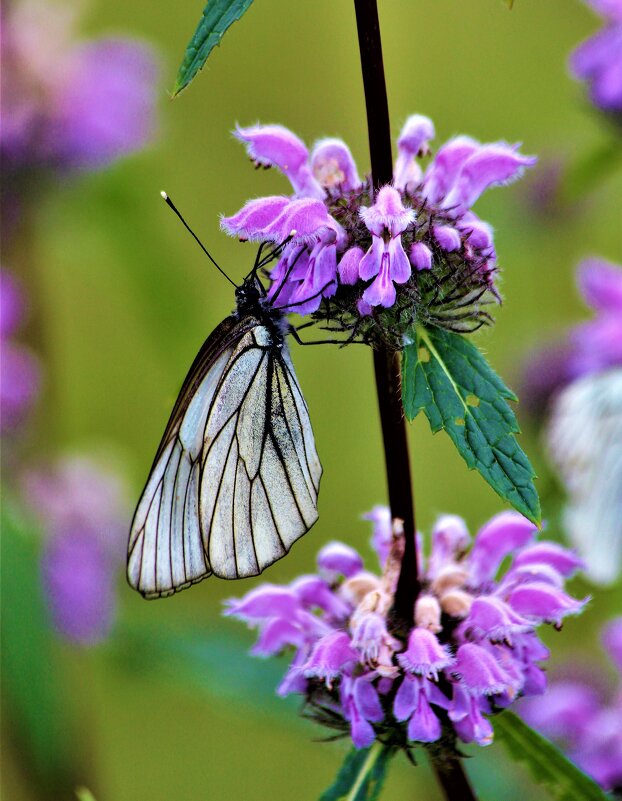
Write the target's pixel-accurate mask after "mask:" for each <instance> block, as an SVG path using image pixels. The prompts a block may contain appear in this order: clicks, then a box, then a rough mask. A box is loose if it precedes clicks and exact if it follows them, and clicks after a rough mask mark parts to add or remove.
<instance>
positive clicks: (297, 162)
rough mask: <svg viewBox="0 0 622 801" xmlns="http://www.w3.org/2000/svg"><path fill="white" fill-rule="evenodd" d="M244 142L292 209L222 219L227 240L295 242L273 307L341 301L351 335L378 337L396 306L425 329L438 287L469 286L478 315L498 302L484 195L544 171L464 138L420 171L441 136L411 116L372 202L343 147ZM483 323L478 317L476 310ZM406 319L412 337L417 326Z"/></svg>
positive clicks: (258, 202)
mask: <svg viewBox="0 0 622 801" xmlns="http://www.w3.org/2000/svg"><path fill="white" fill-rule="evenodd" d="M235 135H236V137H237V138H238V139H240V140H241V141H242V142H244V143H245V145H246V149H247V152H248V154H249V156H250V158H251V159H252V160H253V161H254V162H255V163H256V164H259V165H262V166H265V167H268V166H270V167H276V168H277V169H279V170H280V171H281V172H282V173H283V174H284V175H285V176H286V177H287V178H288V179H289V181H290V183H291V185H292V190H293V195H292V196H290V197H288V196H285V195H284V196H282V197H274V196H273V197H266V198H259V199H255V200H251V201H249V202H248V203H247V204H246V205H245V206H244V207H243V208H242V209H241V210H240V211H238V212H237V213H236V214H234V215H232V216H230V217H223V219H222V227H223V229H224V230H225V231H226V232H227V233H229V234H231V235H233V236H238V237H239V238H240V239H243V240H246V239H251V240H253V239H254V240H260V241H263V240H268V241H272V242H275V243H280V242H283V241H284V240H286V239H289V238H290V237H291V240H290V241H289V244H288V245H287V246H286V247H285V249H284V250H283V253H282V255H281V258H280V260H279V262H278V264H277V266H276V267H275V268H274V270H273V272H272V276H271V278H272V287H271V289H270V293H269V296H270V297H271V298H272V297H275V296H277V295H278V298H279V305H280V306H281V307H283V308H285V309H287V310H290V311H296V312H300V313H301V314H304V313H314V312H317V311H318V309H319V307H320V305H321V303H322V300H323V299H329V298H332V297H333V296H335V302H334V304H332V306H331V308H332V309H333V314H334V310H335V309H337V310H339V315H340V318H341V319H342V320H343V321H344V323H345V322H346V320H347V321H348V322H349V323H352V324H354V323H356V321H359V320H360V319H361V318H369V319H367V320H366V322H367V325H368V326H372V325H373V323H374V320H376V319H378V315H382V313H383V310H384V309H387V308H391V307H393V306H394V305H395V304H396V303H398V304H399V303H403V304H405V305H407V306H410V307H411V310H412V315H413V320H414V319H415V318H417V319H420V318H421V316H422V315H421V314H420V313H419V314H417V310H416V309H415V306H416V304H417V303H419V304H421V303H423V302H424V301H423V298H424V297H425V295H426V291H427V290H426V286H427V284H426V282H429V281H437V282H438V280H439V279H440V280H442V281H451V282H452V286H455V285H457V284H459V285H461V286H463V288H464V291H465V294H464V295H461V297H465V296H468V297H471V298H475V300H474V301H473V305H474V306H477V304H478V302H479V300H480V299H481V298H482V297H483V295H484V294H485V293H486V292H491V293H492V296H493V297H496V295H495V291H494V275H495V272H496V254H495V250H494V244H493V239H492V229H491V228H490V226H488V225H487V224H486V223H484V222H483V221H481V220H479V218H478V217H477V216H476V215H475V214H474V213H473V212H472V211H471V206H472V205H473V203H475V202H476V200H477V199H478V198H479V196H480V195H481V194H482V193H483V192H484V191H485V190H486V189H488V188H490V187H492V186H496V185H502V184H506V183H508V182H510V181H512V180H515V179H516V178H518V177H520V175H521V174H522V173H523V171H524V169H525V168H526V167H530V166H532V165H533V164H534V163H535V159H533V158H530V157H526V156H523V155H521V154H520V153H519V152H518V149H517V146H515V145H509V144H506V143H504V142H498V143H494V144H488V145H481V144H480V143H479V142H476V141H475V140H473V139H469V138H468V137H458V138H456V139H453V140H451V141H450V142H448V143H447V144H445V145H444V146H443V147H442V148H441V149H440V150H439V152H438V154H437V155H436V157H434V158H433V159H432V160H431V161H430V162H429V164H428V166H427V169H425V171H424V169H423V168H422V166H421V165H420V160H421V159H422V158H425V157H427V156H429V155H430V153H431V151H430V148H429V142H430V140H431V139H433V138H434V126H433V124H432V122H431V120H429V119H428V118H427V117H423V116H421V115H414V116H412V117H410V118H409V119H408V120H407V121H406V123H405V125H404V128H403V130H402V132H401V134H400V137H399V139H398V143H397V150H398V156H397V160H396V163H395V170H394V177H393V183H392V185H389V186H384V187H381V188H380V189H378V190H375V189H374V188H373V187H372V184H371V180H370V179H369V178H365V179H361V178H360V177H359V174H358V171H357V169H356V165H355V163H354V160H353V158H352V154H351V153H350V150H349V148H348V147H347V145H346V144H345V143H344V142H342V141H341V140H339V139H323V140H320V141H319V142H318V143H317V144H316V145H315V147H314V148H313V150H312V152H311V154H310V155H309V153H308V151H307V148H306V147H305V145H304V143H303V142H302V141H301V140H300V139H299V138H298V137H297V136H296V135H295V134H293V133H292V132H291V131H289V130H288V129H287V128H284V127H283V126H281V125H255V126H252V127H249V128H238V129H237V131H236V134H235ZM303 201H306V203H307V204H308V205H307V208H308V209H309V210H313V214H308V215H306V216H305V217H304V218H301V222H300V224H299V225H293V224H291V217H292V216H293V210H294V209H295V208H297V204H298V205H300V204H301V203H302V202H303ZM314 204H316V205H314ZM317 204H320V205H322V206H323V207H324V209H323V212H322V211H320V207H319V206H318V205H317ZM284 221H287V224H285V223H284ZM327 231H328V232H329V234H327ZM327 235H328V236H329V237H330V243H329V244H330V248H329V247H327V241H326V237H327ZM361 252H362V253H363V254H365V255H364V256H362V257H361V255H360V254H361ZM320 254H321V259H320ZM406 254H408V256H407V255H406ZM409 258H410V262H409ZM319 261H321V267H320V268H319V269H318V263H319ZM411 263H412V265H413V266H414V268H415V274H414V275H413V274H412V270H411ZM338 265H339V266H338ZM357 269H358V272H357ZM421 273H426V274H427V273H430V275H428V276H427V277H426V276H425V275H420V274H421ZM430 276H432V277H430ZM422 282H423V283H422ZM435 286H437V285H436V284H435ZM348 287H354V291H353V290H352V289H347V288H348ZM342 288H343V289H342ZM448 294H451V293H448ZM436 297H438V292H436V294H435V298H436ZM428 311H429V313H430V314H432V313H433V312H432V310H427V309H426V314H424V315H423V317H426V316H427V312H428ZM474 314H475V317H478V315H479V314H480V310H479V306H477V310H476V312H474ZM434 315H436V316H435V322H436V323H437V324H443V321H445V323H447V324H448V325H449V324H450V323H449V318H448V316H447V315H445V316H443V315H442V314H441V313H440V312H439V311H438V310H437V311H436V312H434ZM467 316H468V315H467ZM401 319H402V321H403V322H402V325H403V326H405V327H406V328H407V327H408V325H409V324H410V323H409V317H408V314H404V315H401ZM460 319H461V320H462V319H465V318H464V317H463V316H460ZM478 319H479V317H478ZM481 319H484V317H482V318H481ZM485 319H487V317H486V318H485ZM404 321H405V322H404ZM454 322H455V321H454ZM480 324H481V323H480ZM402 333H404V332H403V331H401V332H397V331H393V332H392V335H394V336H396V337H399V336H400V335H401V334H402Z"/></svg>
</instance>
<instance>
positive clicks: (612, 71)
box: [570, 0, 622, 113]
mask: <svg viewBox="0 0 622 801" xmlns="http://www.w3.org/2000/svg"><path fill="white" fill-rule="evenodd" d="M586 2H587V4H588V5H590V6H591V7H592V8H593V9H594V11H596V12H597V13H598V14H601V16H603V17H604V19H605V27H604V28H603V29H602V30H600V31H599V32H598V33H596V34H595V35H594V36H592V37H591V38H590V39H588V40H587V41H585V42H583V44H581V45H579V47H577V49H576V50H575V51H574V52H573V53H572V55H571V57H570V69H571V71H572V74H573V75H574V76H575V78H578V79H579V80H584V81H587V83H588V86H589V94H590V100H591V101H592V103H594V105H595V106H597V107H598V108H599V109H601V110H602V111H605V112H613V113H620V112H622V2H620V0H586Z"/></svg>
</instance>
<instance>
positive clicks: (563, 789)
mask: <svg viewBox="0 0 622 801" xmlns="http://www.w3.org/2000/svg"><path fill="white" fill-rule="evenodd" d="M494 726H495V737H496V738H497V739H498V740H500V741H501V742H502V743H503V745H504V746H505V748H507V750H508V752H509V754H510V756H512V757H513V758H514V759H515V760H516V761H517V762H523V763H524V764H525V765H526V766H527V767H528V768H529V771H530V772H531V774H532V776H533V778H534V779H535V780H536V781H537V782H538V783H539V784H542V785H544V786H545V787H546V788H547V790H548V791H549V792H550V794H551V796H552V797H553V798H555V799H556V801H608V796H607V795H606V793H604V792H603V790H601V788H600V787H599V786H598V785H597V784H596V782H595V781H593V780H592V779H590V777H589V776H586V775H585V773H583V772H582V771H580V770H579V768H578V767H577V766H576V765H575V764H574V763H573V762H571V761H570V760H569V759H567V758H566V757H565V756H564V754H562V752H561V751H560V750H559V748H557V746H555V745H553V743H551V742H549V740H547V739H546V738H545V737H543V736H542V735H541V734H538V732H536V731H534V730H533V729H532V728H530V727H529V726H528V725H527V724H526V723H524V722H523V721H522V720H521V719H520V718H519V717H518V715H515V714H514V713H513V712H509V711H505V712H502V713H501V714H500V715H498V716H497V717H495V719H494Z"/></svg>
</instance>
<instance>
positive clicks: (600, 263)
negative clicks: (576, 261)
mask: <svg viewBox="0 0 622 801" xmlns="http://www.w3.org/2000/svg"><path fill="white" fill-rule="evenodd" d="M577 283H578V285H579V290H580V291H581V294H582V295H583V297H584V299H585V302H586V303H588V304H589V305H590V306H591V307H592V308H593V309H596V310H597V311H601V312H611V313H612V314H618V315H619V314H622V267H619V266H618V265H617V264H612V263H611V262H608V261H604V260H603V259H585V260H584V261H582V262H581V264H580V265H579V266H578V268H577Z"/></svg>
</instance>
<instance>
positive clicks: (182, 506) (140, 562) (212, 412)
mask: <svg viewBox="0 0 622 801" xmlns="http://www.w3.org/2000/svg"><path fill="white" fill-rule="evenodd" d="M236 300H237V308H236V311H235V312H234V313H233V314H232V315H230V316H229V317H227V318H226V319H225V320H223V322H222V323H220V325H218V326H217V327H216V328H215V330H214V331H213V332H212V333H211V334H210V336H209V337H208V338H207V340H206V341H205V343H204V344H203V346H202V348H201V349H200V351H199V353H198V355H197V357H196V359H195V361H194V362H193V364H192V366H191V368H190V371H189V373H188V376H187V377H186V380H185V381H184V384H183V386H182V389H181V391H180V394H179V397H178V399H177V402H176V403H175V406H174V408H173V411H172V413H171V416H170V419H169V422H168V424H167V426H166V430H165V432H164V436H163V437H162V441H161V443H160V446H159V448H158V451H157V453H156V457H155V460H154V464H153V466H152V469H151V474H150V476H149V479H148V481H147V485H146V487H145V489H144V491H143V494H142V497H141V499H140V501H139V503H138V507H137V509H136V513H135V515H134V520H133V522H132V528H131V532H130V541H129V549H128V580H129V583H130V584H131V586H132V587H134V588H135V589H137V590H139V591H140V592H141V593H142V594H143V595H144V596H145V597H147V598H157V597H164V596H166V595H170V594H172V593H173V592H176V591H177V590H180V589H183V588H185V587H188V586H190V585H191V584H193V583H196V582H197V581H200V580H201V579H203V578H205V577H206V576H208V575H210V574H212V573H213V574H214V575H217V576H220V577H221V578H227V579H233V578H243V577H246V576H254V575H257V574H259V573H261V572H262V570H264V568H266V567H268V565H270V564H272V563H273V562H275V561H276V560H277V559H280V558H281V557H282V556H284V555H285V554H286V553H287V552H288V551H289V549H290V548H291V546H292V544H293V543H294V542H295V541H296V540H297V539H298V538H299V537H301V536H302V535H303V534H305V533H306V532H307V531H308V530H309V528H311V526H312V525H313V524H314V523H315V521H316V520H317V493H318V489H319V481H320V477H321V472H322V468H321V465H320V462H319V459H318V457H317V453H316V450H315V444H314V440H313V433H312V430H311V424H310V421H309V414H308V409H307V406H306V403H305V401H304V398H303V396H302V393H301V390H300V387H299V385H298V380H297V378H296V374H295V372H294V368H293V365H292V362H291V358H290V355H289V349H288V347H287V342H286V335H287V331H288V323H287V321H286V320H285V318H284V317H283V315H282V313H281V312H280V311H279V310H278V309H275V308H273V307H272V306H271V305H270V304H269V302H268V301H267V300H266V299H265V297H264V296H263V294H262V292H261V291H260V287H259V286H258V282H257V280H256V279H255V278H254V277H253V278H252V279H248V280H247V281H245V282H244V284H243V285H242V286H241V287H239V288H238V289H237V290H236Z"/></svg>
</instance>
